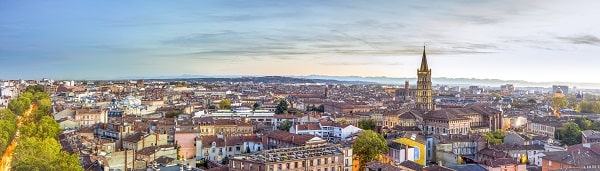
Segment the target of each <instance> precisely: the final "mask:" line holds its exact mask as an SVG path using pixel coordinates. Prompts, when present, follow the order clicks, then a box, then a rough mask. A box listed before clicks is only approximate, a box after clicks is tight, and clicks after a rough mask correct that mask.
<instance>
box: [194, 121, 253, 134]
mask: <svg viewBox="0 0 600 171" xmlns="http://www.w3.org/2000/svg"><path fill="white" fill-rule="evenodd" d="M194 120H195V121H194V122H196V124H198V125H199V126H198V128H199V129H200V133H201V134H202V135H217V134H221V135H248V134H252V133H253V132H254V127H253V126H252V125H250V124H248V123H246V122H243V121H240V120H231V119H213V118H210V117H204V118H194Z"/></svg>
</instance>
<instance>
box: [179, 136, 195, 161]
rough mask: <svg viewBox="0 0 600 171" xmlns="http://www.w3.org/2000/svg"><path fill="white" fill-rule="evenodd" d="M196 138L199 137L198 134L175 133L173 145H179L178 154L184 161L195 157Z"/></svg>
mask: <svg viewBox="0 0 600 171" xmlns="http://www.w3.org/2000/svg"><path fill="white" fill-rule="evenodd" d="M196 137H200V133H199V132H198V133H196V132H189V131H186V132H183V131H180V132H175V143H176V144H177V145H179V154H178V155H180V156H182V157H183V158H185V159H191V158H194V157H195V156H196V146H195V144H196Z"/></svg>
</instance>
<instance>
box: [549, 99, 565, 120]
mask: <svg viewBox="0 0 600 171" xmlns="http://www.w3.org/2000/svg"><path fill="white" fill-rule="evenodd" d="M568 105H569V102H568V101H567V99H566V98H565V97H553V98H552V110H554V114H556V115H557V116H559V115H558V111H559V110H560V109H561V108H564V107H567V106H568Z"/></svg>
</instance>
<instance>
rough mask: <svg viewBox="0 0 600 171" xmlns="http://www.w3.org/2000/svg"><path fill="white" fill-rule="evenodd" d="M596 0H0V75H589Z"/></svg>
mask: <svg viewBox="0 0 600 171" xmlns="http://www.w3.org/2000/svg"><path fill="white" fill-rule="evenodd" d="M598 6H600V1H555V0H545V1H520V0H508V1H475V0H473V1H453V2H449V1H442V0H439V1H435V0H434V1H420V0H414V1H341V0H340V1H308V0H307V1H248V0H240V1H229V0H226V1H208V0H203V1H141V0H140V1H69V0H65V1H51V2H49V1H4V0H2V1H0V61H1V62H0V79H18V78H23V79H38V78H43V77H49V78H54V79H105V78H122V77H128V76H141V77H152V76H177V75H311V74H317V75H336V76H350V75H352V76H387V77H415V76H416V69H417V67H418V66H419V62H420V55H421V54H420V53H421V52H422V46H423V44H424V43H426V44H427V52H428V59H429V65H430V67H431V68H432V69H433V77H452V78H496V79H510V80H528V81H573V82H597V83H598V82H600V77H596V76H595V73H600V67H597V65H598V63H599V62H600V58H598V57H597V55H598V54H600V39H599V38H598V37H599V36H600V32H599V30H600V22H596V21H597V20H598V18H600V12H597V9H595V7H598Z"/></svg>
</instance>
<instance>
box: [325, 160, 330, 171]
mask: <svg viewBox="0 0 600 171" xmlns="http://www.w3.org/2000/svg"><path fill="white" fill-rule="evenodd" d="M327 163H329V158H325V164H327ZM325 171H327V170H325Z"/></svg>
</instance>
